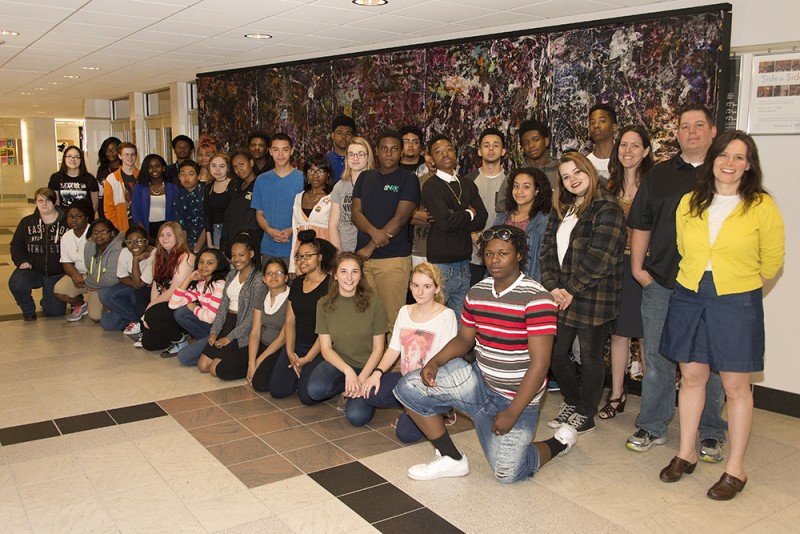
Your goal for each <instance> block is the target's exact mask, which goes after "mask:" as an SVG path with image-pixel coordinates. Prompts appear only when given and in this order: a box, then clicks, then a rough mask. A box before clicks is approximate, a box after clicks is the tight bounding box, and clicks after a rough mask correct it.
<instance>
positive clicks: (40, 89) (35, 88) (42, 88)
mask: <svg viewBox="0 0 800 534" xmlns="http://www.w3.org/2000/svg"><path fill="white" fill-rule="evenodd" d="M33 90H34V91H47V87H34V88H33Z"/></svg>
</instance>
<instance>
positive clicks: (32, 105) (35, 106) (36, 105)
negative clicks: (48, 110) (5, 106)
mask: <svg viewBox="0 0 800 534" xmlns="http://www.w3.org/2000/svg"><path fill="white" fill-rule="evenodd" d="M31 107H32V108H38V107H39V104H31Z"/></svg>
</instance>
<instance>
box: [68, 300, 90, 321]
mask: <svg viewBox="0 0 800 534" xmlns="http://www.w3.org/2000/svg"><path fill="white" fill-rule="evenodd" d="M87 313H89V303H88V302H84V303H83V304H81V305H80V306H73V307H72V313H70V314H69V315H67V321H69V322H70V323H74V322H75V321H80V320H81V319H83V318H84V317H85V316H86V314H87Z"/></svg>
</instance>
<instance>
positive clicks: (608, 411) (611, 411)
mask: <svg viewBox="0 0 800 534" xmlns="http://www.w3.org/2000/svg"><path fill="white" fill-rule="evenodd" d="M608 396H609V397H611V393H610V392H609V394H608ZM626 402H628V394H627V393H626V392H625V391H623V392H622V395H620V396H619V397H618V398H616V399H612V398H608V399H606V404H605V406H603V407H602V408H600V411H599V412H597V417H599V418H600V419H613V418H615V417H616V416H617V414H618V413H623V412H624V411H625V403H626ZM612 403H613V404H616V406H612V405H611V404H612Z"/></svg>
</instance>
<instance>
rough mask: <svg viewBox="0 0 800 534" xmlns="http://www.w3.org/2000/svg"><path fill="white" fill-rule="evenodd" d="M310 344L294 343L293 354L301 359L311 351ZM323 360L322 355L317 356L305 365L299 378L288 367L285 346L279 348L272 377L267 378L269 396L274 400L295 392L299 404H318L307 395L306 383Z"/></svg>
mask: <svg viewBox="0 0 800 534" xmlns="http://www.w3.org/2000/svg"><path fill="white" fill-rule="evenodd" d="M311 345H313V343H311V344H305V343H299V342H295V346H294V352H295V354H297V355H298V356H300V357H303V356H305V355H306V353H308V351H309V350H310V349H311ZM323 361H324V360H323V359H322V355H321V354H318V355H317V357H316V358H314V359H313V360H311V361H310V362H309V363H307V364H305V365H304V366H303V368H302V369H301V370H300V378H298V377H297V375H296V374H295V373H294V369H291V368H290V367H289V355H288V353H287V352H286V346H285V345H284V346H283V347H282V348H281V351H280V352H279V353H278V356H277V360H275V367H274V368H273V369H272V375H271V376H270V377H269V394H270V395H272V396H273V397H275V398H276V399H282V398H283V397H288V396H289V395H291V394H292V393H294V392H295V391H296V392H297V396H298V397H299V398H300V402H302V403H303V404H305V405H306V406H310V405H312V404H319V401H317V400H314V399H312V398H311V397H310V396H309V394H308V383H309V379H310V377H311V375H312V374H314V369H315V368H316V367H317V366H318V365H319V364H320V363H321V362H323Z"/></svg>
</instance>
